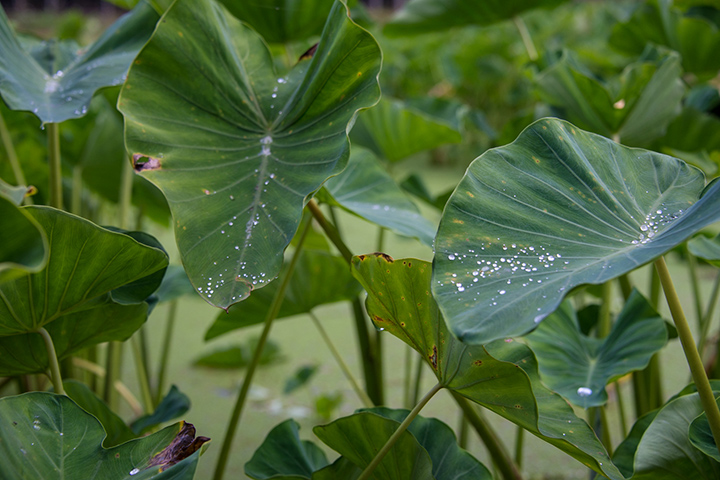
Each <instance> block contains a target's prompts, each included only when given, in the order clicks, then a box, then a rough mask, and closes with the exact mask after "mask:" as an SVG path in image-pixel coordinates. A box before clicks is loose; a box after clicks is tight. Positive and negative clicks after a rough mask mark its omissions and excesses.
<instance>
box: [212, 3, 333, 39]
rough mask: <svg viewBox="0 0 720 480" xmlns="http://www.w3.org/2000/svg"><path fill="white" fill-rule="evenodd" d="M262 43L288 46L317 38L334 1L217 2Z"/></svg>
mask: <svg viewBox="0 0 720 480" xmlns="http://www.w3.org/2000/svg"><path fill="white" fill-rule="evenodd" d="M220 3H222V4H224V5H225V7H227V9H228V11H229V12H230V13H232V14H233V15H234V16H235V17H236V18H238V19H240V20H242V21H243V22H245V23H247V24H248V25H250V26H251V27H253V29H255V31H256V32H258V33H259V34H260V35H261V36H262V37H263V38H264V39H265V41H266V42H269V43H288V42H295V41H298V40H305V39H307V38H309V37H312V36H315V35H320V33H321V32H322V29H323V25H324V24H325V19H326V18H327V16H328V13H329V12H330V9H331V8H332V6H333V3H334V0H264V1H262V2H239V1H237V0H220Z"/></svg>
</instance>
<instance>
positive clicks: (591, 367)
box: [525, 290, 668, 408]
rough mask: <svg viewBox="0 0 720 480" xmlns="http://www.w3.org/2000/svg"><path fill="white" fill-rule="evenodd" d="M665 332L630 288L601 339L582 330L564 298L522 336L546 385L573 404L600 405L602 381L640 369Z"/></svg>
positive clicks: (604, 398) (603, 400) (657, 316)
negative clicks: (556, 307) (628, 295)
mask: <svg viewBox="0 0 720 480" xmlns="http://www.w3.org/2000/svg"><path fill="white" fill-rule="evenodd" d="M667 337H668V335H667V329H666V328H665V321H664V320H663V319H662V317H660V314H658V313H657V312H656V311H655V310H654V309H653V308H652V306H650V304H649V303H648V302H647V300H646V299H645V297H643V296H642V294H640V293H639V292H638V291H637V290H633V293H632V294H631V295H630V298H628V300H627V302H626V303H625V306H624V308H623V310H622V311H621V312H620V314H619V315H618V318H617V319H616V320H615V323H614V324H613V327H612V331H611V332H610V334H609V335H608V336H607V337H605V338H603V339H597V338H593V337H589V336H587V335H584V334H583V333H582V332H581V330H580V325H579V321H578V318H577V314H576V313H575V310H574V309H573V307H572V304H571V303H570V301H568V300H566V301H565V302H563V304H562V305H561V306H560V308H559V309H558V310H556V311H555V312H554V313H552V314H551V315H550V316H548V317H547V318H546V319H545V320H544V321H543V322H542V324H540V326H539V327H538V328H537V329H536V330H535V331H534V332H532V333H531V334H530V335H528V336H527V337H525V338H526V340H527V342H528V345H529V346H530V348H532V350H533V352H535V356H537V359H538V364H539V365H540V374H541V376H542V379H543V381H544V382H545V384H546V385H547V386H548V387H550V389H551V390H554V391H556V392H558V393H559V394H561V395H562V396H564V397H565V398H566V399H568V400H569V401H570V402H571V403H573V404H574V405H578V406H580V407H583V408H589V407H597V406H600V405H605V403H607V399H608V397H607V392H606V391H605V385H607V384H608V383H609V382H610V381H612V380H613V379H615V378H618V377H621V376H623V375H625V374H626V373H629V372H632V371H635V370H641V369H643V368H645V367H646V366H647V364H648V363H649V362H650V358H652V356H653V355H654V354H655V353H656V352H657V351H658V350H660V349H661V348H662V347H664V346H665V344H666V343H667Z"/></svg>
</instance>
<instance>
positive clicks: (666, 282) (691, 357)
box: [655, 257, 720, 452]
mask: <svg viewBox="0 0 720 480" xmlns="http://www.w3.org/2000/svg"><path fill="white" fill-rule="evenodd" d="M655 268H657V271H658V275H659V276H660V282H661V283H662V286H663V290H664V291H665V298H666V300H667V302H668V306H669V307H670V313H671V314H672V317H673V321H674V322H675V327H676V328H677V331H678V336H679V337H680V343H681V344H682V347H683V351H684V352H685V357H686V358H687V362H688V366H689V367H690V371H691V372H692V375H693V380H694V381H695V386H696V387H697V390H698V394H699V395H700V401H701V402H702V406H703V410H705V414H706V415H707V419H708V423H709V424H710V430H711V431H712V434H713V437H714V438H715V439H716V440H715V443H716V445H717V448H718V452H720V409H718V406H717V403H715V396H714V395H713V392H712V388H711V387H710V381H709V380H708V378H707V375H706V374H705V368H704V367H703V364H702V360H701V359H700V354H699V353H698V350H697V348H695V341H694V340H693V336H692V332H691V331H690V325H688V322H687V319H686V318H685V313H684V312H683V308H682V304H681V303H680V298H679V297H678V294H677V291H676V290H675V285H673V281H672V278H671V277H670V272H669V271H668V268H667V264H666V263H665V259H664V258H663V257H660V258H658V259H657V260H655Z"/></svg>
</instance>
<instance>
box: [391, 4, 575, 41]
mask: <svg viewBox="0 0 720 480" xmlns="http://www.w3.org/2000/svg"><path fill="white" fill-rule="evenodd" d="M562 2H563V0H527V1H523V0H508V1H502V0H410V1H409V2H408V3H407V4H406V5H405V6H404V7H403V8H402V9H401V10H400V11H399V12H398V13H397V14H396V15H395V16H394V17H393V19H392V21H391V22H390V23H389V24H388V25H387V26H386V27H385V30H384V33H386V34H387V35H411V34H422V33H425V32H429V31H437V30H446V29H448V28H451V27H460V26H465V25H490V24H492V23H495V22H500V21H502V20H508V19H510V18H512V17H514V16H517V15H519V14H521V13H522V12H524V11H527V10H531V9H533V8H539V7H545V8H552V7H554V6H556V5H559V4H560V3H562Z"/></svg>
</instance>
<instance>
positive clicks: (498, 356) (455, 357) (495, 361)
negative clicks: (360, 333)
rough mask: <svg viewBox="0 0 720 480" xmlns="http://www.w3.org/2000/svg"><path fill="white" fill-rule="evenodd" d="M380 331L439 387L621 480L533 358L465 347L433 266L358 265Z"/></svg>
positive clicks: (503, 348)
mask: <svg viewBox="0 0 720 480" xmlns="http://www.w3.org/2000/svg"><path fill="white" fill-rule="evenodd" d="M353 266H354V268H355V270H354V274H355V275H356V277H357V278H358V280H360V282H361V283H362V284H363V286H364V287H365V290H367V292H368V299H367V302H366V306H367V310H368V313H369V315H370V317H371V318H372V320H373V323H374V324H375V326H376V327H377V328H380V329H384V330H386V331H388V332H390V333H392V334H393V335H395V336H396V337H398V338H400V339H401V340H402V341H403V342H405V343H407V344H408V345H410V346H411V347H412V348H414V349H415V350H417V352H418V353H420V355H421V356H422V358H424V359H425V361H426V362H427V363H428V364H429V365H430V367H431V368H432V369H433V373H435V375H436V376H437V377H438V381H439V382H440V383H441V384H442V385H443V386H445V387H446V388H449V389H451V390H453V391H456V392H458V393H460V394H461V395H463V396H465V397H467V398H469V399H470V400H472V401H474V402H477V403H479V404H480V405H483V406H484V407H486V408H488V409H490V410H492V411H494V412H495V413H497V414H498V415H501V416H503V417H505V418H507V419H508V420H510V421H511V422H513V423H515V424H517V425H520V426H521V427H523V428H525V429H527V430H529V431H530V432H532V433H533V434H534V435H536V436H538V437H540V438H541V439H543V440H545V441H546V442H548V443H550V444H552V445H555V446H556V447H557V448H559V449H561V450H563V451H564V452H566V453H568V454H570V455H571V456H573V457H574V458H576V459H578V460H580V461H581V462H583V463H584V464H586V465H588V466H589V467H590V468H593V469H595V470H597V471H603V472H604V474H605V475H607V476H608V477H609V478H612V479H621V478H622V477H621V476H620V474H619V472H618V471H617V470H616V469H615V467H614V466H613V465H612V464H611V463H610V462H609V459H608V456H607V453H605V451H604V448H603V447H602V445H601V444H600V442H599V441H598V439H597V437H596V436H595V434H594V433H593V431H592V430H591V429H590V427H588V425H587V424H586V423H585V422H584V421H583V420H581V419H580V418H578V417H576V416H575V414H574V413H573V410H572V408H571V407H570V405H569V404H568V403H567V402H566V401H565V400H564V399H562V398H561V397H560V396H559V395H557V394H556V393H553V392H552V391H550V390H549V389H548V388H547V387H545V386H543V384H542V383H541V382H540V377H539V374H538V370H537V363H536V360H535V357H534V356H533V353H532V351H531V350H530V349H529V348H528V347H526V346H525V345H522V344H520V343H518V342H515V341H513V340H512V339H506V340H498V341H497V342H493V343H492V344H488V345H484V346H482V345H477V346H473V345H466V344H463V343H461V342H460V341H459V340H458V339H457V338H455V337H454V336H453V335H452V333H451V332H450V331H449V330H448V328H447V326H446V325H445V322H444V320H443V318H442V316H441V314H440V311H439V310H438V307H437V304H436V303H435V301H434V300H433V298H432V296H431V294H430V276H431V266H430V264H429V263H427V262H423V261H421V260H416V259H402V260H394V261H393V260H392V259H390V258H389V257H388V256H387V255H383V254H376V255H362V256H359V257H354V258H353Z"/></svg>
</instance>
